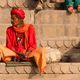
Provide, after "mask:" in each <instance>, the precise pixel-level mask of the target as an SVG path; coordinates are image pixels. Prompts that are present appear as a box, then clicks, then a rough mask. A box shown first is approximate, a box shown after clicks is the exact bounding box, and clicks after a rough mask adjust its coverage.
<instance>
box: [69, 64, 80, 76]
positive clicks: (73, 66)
mask: <svg viewBox="0 0 80 80" xmlns="http://www.w3.org/2000/svg"><path fill="white" fill-rule="evenodd" d="M79 66H80V64H79V63H77V64H76V63H71V65H70V71H71V73H73V74H79V73H80V71H79Z"/></svg>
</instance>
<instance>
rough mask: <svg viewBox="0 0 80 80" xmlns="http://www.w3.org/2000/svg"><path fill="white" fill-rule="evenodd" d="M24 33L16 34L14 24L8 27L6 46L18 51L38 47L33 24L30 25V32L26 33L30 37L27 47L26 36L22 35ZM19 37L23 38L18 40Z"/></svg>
mask: <svg viewBox="0 0 80 80" xmlns="http://www.w3.org/2000/svg"><path fill="white" fill-rule="evenodd" d="M22 35H23V34H22V33H18V34H17V35H16V32H15V31H14V29H13V26H11V27H8V28H7V31H6V47H7V48H9V49H11V50H15V51H18V52H23V50H26V51H27V50H34V49H36V38H35V29H34V27H33V25H31V24H30V25H29V28H28V32H27V34H26V35H27V37H28V45H27V47H26V48H25V45H24V37H22ZM17 38H21V40H20V41H19V42H18V41H17Z"/></svg>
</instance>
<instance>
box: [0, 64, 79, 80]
mask: <svg viewBox="0 0 80 80" xmlns="http://www.w3.org/2000/svg"><path fill="white" fill-rule="evenodd" d="M16 64H17V63H16ZM18 64H19V63H18ZM0 67H1V68H0V80H44V79H45V80H71V79H73V80H80V63H51V64H48V65H47V68H46V69H45V72H44V73H43V74H41V75H40V74H39V72H38V71H37V70H36V68H35V67H34V66H31V65H28V66H23V65H22V66H19V65H16V66H15V67H14V66H13V67H10V66H6V64H5V63H0Z"/></svg>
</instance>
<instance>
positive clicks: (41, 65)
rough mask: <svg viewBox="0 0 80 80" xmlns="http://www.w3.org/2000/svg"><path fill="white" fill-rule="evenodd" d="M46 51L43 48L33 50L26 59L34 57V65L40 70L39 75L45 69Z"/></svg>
mask: <svg viewBox="0 0 80 80" xmlns="http://www.w3.org/2000/svg"><path fill="white" fill-rule="evenodd" d="M45 53H46V50H45V48H37V49H35V50H33V51H32V52H31V53H30V54H29V55H28V57H29V58H30V57H34V59H35V62H36V65H37V67H38V69H39V70H40V73H43V72H44V69H45V67H46V54H45Z"/></svg>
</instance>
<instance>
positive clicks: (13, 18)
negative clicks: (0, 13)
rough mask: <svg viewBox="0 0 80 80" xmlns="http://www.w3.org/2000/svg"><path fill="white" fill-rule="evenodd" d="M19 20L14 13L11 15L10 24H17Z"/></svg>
mask: <svg viewBox="0 0 80 80" xmlns="http://www.w3.org/2000/svg"><path fill="white" fill-rule="evenodd" d="M21 20H22V19H20V18H18V17H17V16H16V15H11V24H12V25H13V26H18V25H19V24H20V23H21Z"/></svg>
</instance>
